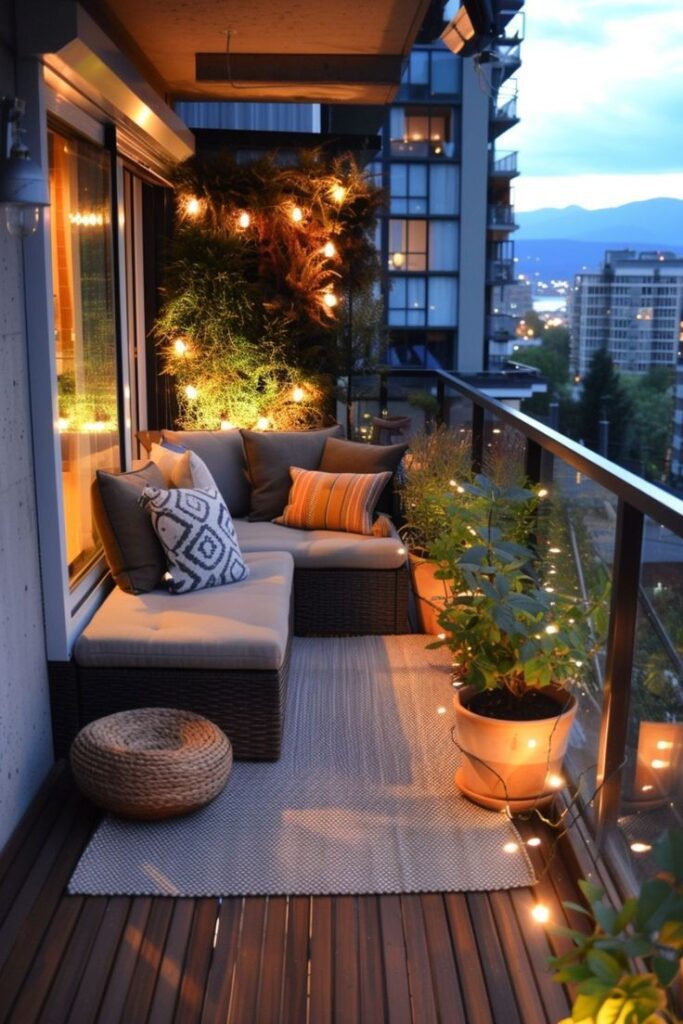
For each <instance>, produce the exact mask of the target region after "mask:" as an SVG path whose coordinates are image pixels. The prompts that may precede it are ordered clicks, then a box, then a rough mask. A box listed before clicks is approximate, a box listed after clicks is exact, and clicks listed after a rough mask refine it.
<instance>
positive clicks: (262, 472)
mask: <svg viewBox="0 0 683 1024" xmlns="http://www.w3.org/2000/svg"><path fill="white" fill-rule="evenodd" d="M342 433H343V431H342V428H341V427H340V426H336V427H328V428H327V429H325V430H300V431H267V430H265V431H259V430H243V431H242V437H243V438H244V448H245V451H246V456H247V466H248V471H249V479H250V480H251V487H252V491H251V511H250V512H249V519H251V520H252V521H253V522H261V521H264V520H266V519H275V516H279V515H281V513H282V510H283V509H284V507H285V505H286V504H287V497H288V495H289V488H290V485H291V480H290V477H289V467H290V466H300V467H301V468H302V469H317V468H318V463H319V462H320V459H321V456H322V453H323V448H324V447H325V441H326V440H327V438H328V437H341V436H342ZM209 468H210V467H209Z"/></svg>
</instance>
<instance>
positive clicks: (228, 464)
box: [161, 430, 251, 519]
mask: <svg viewBox="0 0 683 1024" xmlns="http://www.w3.org/2000/svg"><path fill="white" fill-rule="evenodd" d="M161 434H162V437H163V439H164V441H170V442H171V444H177V445H182V446H183V447H185V448H189V449H190V451H193V452H195V453H196V454H197V455H198V456H199V458H200V459H201V460H202V462H204V463H205V464H206V467H207V469H208V470H209V473H211V476H212V477H213V478H214V480H215V481H216V487H217V488H218V490H219V493H220V494H221V495H222V497H223V500H224V502H225V504H226V505H227V506H228V508H229V509H230V514H231V515H233V516H234V517H235V519H243V518H244V517H245V516H246V515H247V513H248V512H249V508H250V493H251V488H250V486H249V477H248V475H247V462H246V459H245V456H244V445H243V443H242V434H241V432H240V431H239V430H162V432H161Z"/></svg>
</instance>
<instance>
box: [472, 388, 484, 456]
mask: <svg viewBox="0 0 683 1024" xmlns="http://www.w3.org/2000/svg"><path fill="white" fill-rule="evenodd" d="M483 465H484V409H483V406H481V405H477V404H476V402H475V403H473V404H472V472H473V473H481V471H482V467H483Z"/></svg>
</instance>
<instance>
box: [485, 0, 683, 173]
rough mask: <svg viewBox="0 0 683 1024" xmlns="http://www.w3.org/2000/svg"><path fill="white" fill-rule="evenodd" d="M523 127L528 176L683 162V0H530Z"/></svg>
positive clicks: (656, 168)
mask: <svg viewBox="0 0 683 1024" xmlns="http://www.w3.org/2000/svg"><path fill="white" fill-rule="evenodd" d="M525 11H526V39H525V41H524V43H523V44H522V59H523V62H524V63H523V66H522V68H521V70H520V72H519V73H518V78H519V89H520V91H519V104H518V107H519V112H520V116H521V118H522V121H521V124H520V125H519V126H518V127H517V128H515V129H513V131H511V132H509V133H508V134H507V135H506V136H504V137H503V139H502V140H501V143H502V145H503V146H504V147H505V148H508V147H509V148H514V149H519V151H520V166H521V168H522V171H523V173H526V174H530V175H543V176H551V175H568V174H569V175H575V174H595V173H598V174H610V173H614V174H620V173H624V172H628V173H631V174H653V173H664V172H674V171H680V170H681V169H683V142H681V135H680V128H679V125H680V116H681V115H680V111H681V110H682V109H683V18H682V17H681V5H680V0H649V2H648V0H573V2H571V3H570V2H567V0H527V3H526V6H525Z"/></svg>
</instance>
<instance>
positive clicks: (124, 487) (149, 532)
mask: <svg viewBox="0 0 683 1024" xmlns="http://www.w3.org/2000/svg"><path fill="white" fill-rule="evenodd" d="M150 486H151V487H163V486H164V478H163V475H162V473H161V471H160V470H159V468H158V467H157V466H155V465H154V464H153V463H152V462H148V463H147V465H146V466H143V467H142V469H138V470H136V471H135V472H133V473H105V472H104V470H101V469H100V470H98V471H97V474H96V476H95V479H94V480H93V483H92V488H91V496H92V510H93V518H94V520H95V527H96V529H97V532H98V534H99V536H100V539H101V541H102V547H103V548H104V557H105V559H106V561H107V565H108V566H109V571H110V572H111V574H112V576H113V578H114V582H115V583H116V585H117V586H119V587H120V588H121V590H125V591H126V593H127V594H146V593H148V592H149V591H150V590H154V589H155V587H158V586H159V584H160V582H161V578H162V576H163V575H164V572H165V571H166V559H165V557H164V551H163V548H162V547H161V545H160V544H159V541H158V540H157V536H156V534H155V532H154V530H153V528H152V524H151V523H150V521H149V516H148V515H146V514H145V512H144V510H143V509H141V508H140V506H139V504H138V501H139V498H140V495H141V494H142V492H143V490H144V489H145V487H150Z"/></svg>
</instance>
